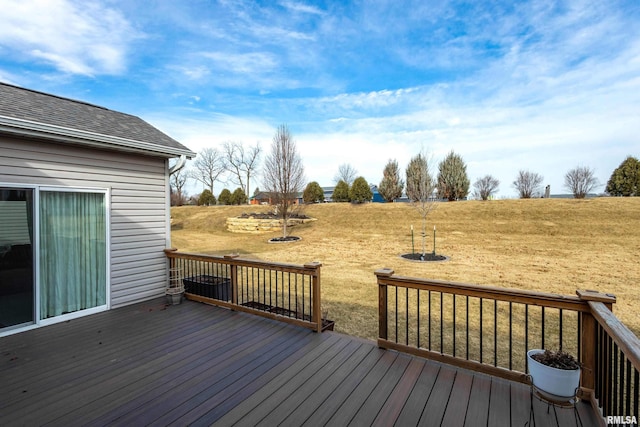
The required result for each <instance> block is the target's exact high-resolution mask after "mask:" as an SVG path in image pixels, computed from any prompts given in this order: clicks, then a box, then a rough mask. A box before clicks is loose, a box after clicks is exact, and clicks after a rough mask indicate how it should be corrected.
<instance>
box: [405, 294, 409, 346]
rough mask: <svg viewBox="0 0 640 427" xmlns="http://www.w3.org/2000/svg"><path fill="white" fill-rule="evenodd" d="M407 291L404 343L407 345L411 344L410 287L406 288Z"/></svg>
mask: <svg viewBox="0 0 640 427" xmlns="http://www.w3.org/2000/svg"><path fill="white" fill-rule="evenodd" d="M404 291H405V301H404V305H405V314H404V316H405V322H404V323H405V336H404V343H405V345H409V288H404Z"/></svg>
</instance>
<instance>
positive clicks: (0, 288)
mask: <svg viewBox="0 0 640 427" xmlns="http://www.w3.org/2000/svg"><path fill="white" fill-rule="evenodd" d="M33 194H34V189H30V188H7V187H4V188H3V187H0V330H2V329H4V328H10V327H16V326H17V325H23V324H30V323H33V322H34V320H35V317H34V316H35V309H34V302H35V298H34V289H35V288H34V259H33V242H34V234H33V231H34V228H33V224H34V219H33V212H34V203H33Z"/></svg>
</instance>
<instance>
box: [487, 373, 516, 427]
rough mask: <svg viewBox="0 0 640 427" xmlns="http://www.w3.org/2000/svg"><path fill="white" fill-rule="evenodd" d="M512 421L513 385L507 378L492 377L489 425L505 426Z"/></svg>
mask: <svg viewBox="0 0 640 427" xmlns="http://www.w3.org/2000/svg"><path fill="white" fill-rule="evenodd" d="M510 422H511V386H510V383H509V382H508V381H506V380H502V379H500V378H492V380H491V396H490V397H489V419H488V422H487V425H490V426H505V425H508V424H509V423H510Z"/></svg>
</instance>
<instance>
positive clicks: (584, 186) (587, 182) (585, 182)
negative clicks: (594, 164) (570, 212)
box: [564, 166, 600, 199]
mask: <svg viewBox="0 0 640 427" xmlns="http://www.w3.org/2000/svg"><path fill="white" fill-rule="evenodd" d="M599 185H600V184H599V182H598V178H596V177H595V171H594V170H593V169H591V168H590V167H587V166H578V167H576V168H574V169H571V170H570V171H569V172H567V174H566V175H565V176H564V186H565V187H566V188H567V190H569V191H571V194H573V197H575V198H576V199H584V198H585V196H586V195H587V194H589V193H590V192H591V191H593V190H594V189H595V188H596V187H598V186H599Z"/></svg>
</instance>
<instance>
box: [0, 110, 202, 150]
mask: <svg viewBox="0 0 640 427" xmlns="http://www.w3.org/2000/svg"><path fill="white" fill-rule="evenodd" d="M3 132H6V133H11V134H14V135H19V136H32V137H40V138H46V139H51V140H55V141H62V142H70V143H74V144H81V145H87V146H92V147H102V148H111V149H116V150H123V151H134V152H138V153H140V152H142V153H146V154H155V155H164V156H167V155H170V156H172V157H173V156H176V157H177V156H186V157H187V158H189V159H191V158H193V157H195V156H196V153H194V152H192V151H190V150H188V149H180V148H173V147H164V146H162V145H158V144H153V143H150V142H144V141H137V140H134V139H127V138H120V137H116V136H108V135H104V134H99V133H94V132H88V131H84V130H78V129H71V128H66V127H62V126H56V125H50V124H46V123H39V122H33V121H30V120H23V119H16V118H13V117H7V116H0V133H3Z"/></svg>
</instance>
